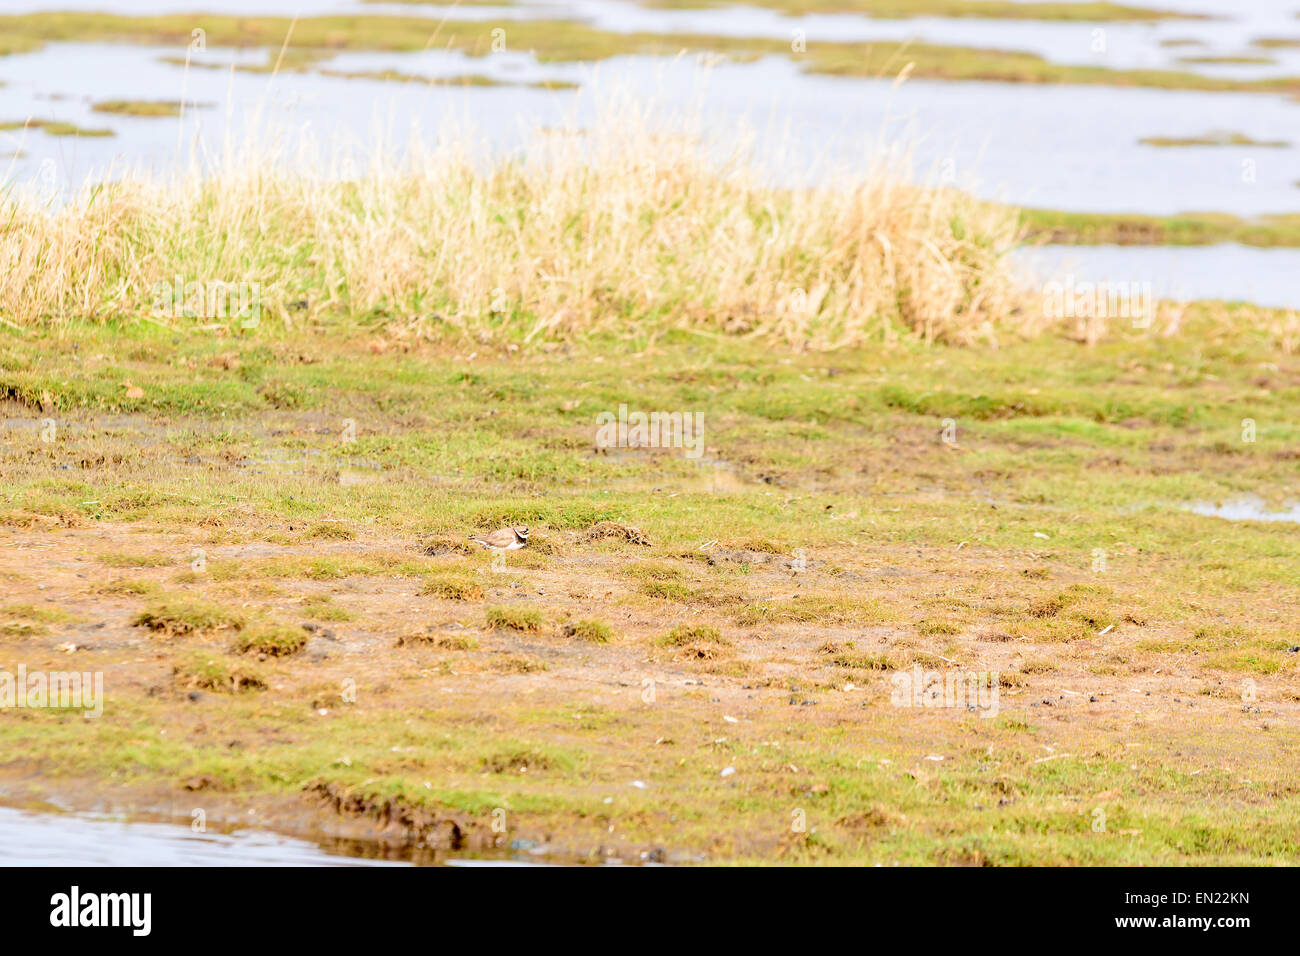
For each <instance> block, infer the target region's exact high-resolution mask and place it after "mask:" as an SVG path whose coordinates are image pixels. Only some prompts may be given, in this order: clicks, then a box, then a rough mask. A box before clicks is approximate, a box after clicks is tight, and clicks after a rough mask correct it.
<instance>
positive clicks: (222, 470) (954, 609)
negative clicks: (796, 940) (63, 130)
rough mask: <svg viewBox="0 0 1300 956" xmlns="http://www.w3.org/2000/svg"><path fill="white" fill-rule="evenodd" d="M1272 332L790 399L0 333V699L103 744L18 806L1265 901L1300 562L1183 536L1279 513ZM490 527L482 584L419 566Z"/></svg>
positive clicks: (1251, 537) (966, 352) (592, 358)
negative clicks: (209, 813)
mask: <svg viewBox="0 0 1300 956" xmlns="http://www.w3.org/2000/svg"><path fill="white" fill-rule="evenodd" d="M1287 321H1288V320H1287V316H1285V315H1284V314H1282V313H1272V312H1265V311H1261V310H1255V309H1250V308H1247V307H1239V308H1232V307H1227V308H1225V307H1220V306H1204V307H1202V306H1196V307H1192V308H1191V309H1189V310H1188V312H1187V314H1186V315H1185V316H1184V318H1183V324H1182V327H1181V329H1180V330H1179V331H1178V332H1177V334H1174V335H1170V336H1166V335H1163V334H1161V333H1160V331H1158V330H1157V331H1149V332H1148V331H1137V330H1135V331H1131V332H1129V331H1125V330H1120V331H1119V333H1118V334H1116V335H1115V336H1113V337H1112V338H1110V339H1108V340H1105V341H1103V342H1101V343H1099V344H1097V345H1096V346H1094V347H1091V348H1089V347H1085V346H1082V345H1079V344H1077V343H1075V342H1073V341H1067V340H1065V339H1061V338H1056V337H1052V336H1044V337H1040V338H1038V339H1037V340H1034V341H1031V342H1025V343H1009V342H1008V343H1003V345H1004V347H1003V348H1001V349H999V350H974V349H961V348H952V347H929V348H927V347H922V346H920V345H918V344H913V343H910V342H907V341H896V342H893V343H881V344H880V345H879V346H877V347H871V348H863V349H858V350H844V351H838V352H834V353H825V354H797V355H796V354H784V355H783V354H779V353H773V351H772V350H771V349H768V348H764V347H761V346H760V345H758V344H756V343H750V342H746V341H744V340H739V339H737V340H724V339H719V338H715V337H712V336H709V337H703V336H694V335H690V334H686V333H671V334H667V335H661V336H660V337H658V338H653V339H652V338H650V337H648V336H647V337H641V336H639V335H637V334H635V333H629V334H627V335H626V336H624V337H621V338H619V339H612V338H605V339H594V340H584V341H580V342H574V343H571V344H569V345H564V344H558V345H548V346H547V347H546V348H542V349H534V350H532V351H530V350H528V349H523V350H512V349H508V348H501V349H500V350H496V349H491V348H487V347H483V346H478V345H475V344H474V343H472V342H465V343H461V344H446V343H444V344H434V343H426V342H419V341H415V340H410V339H402V338H401V337H399V336H396V335H386V334H383V333H380V332H377V331H374V330H364V329H354V330H352V331H341V330H333V331H330V330H326V329H316V330H304V329H301V328H299V329H296V330H293V331H279V330H277V329H276V328H275V327H273V326H272V325H271V324H270V323H267V324H265V325H264V326H263V327H262V328H260V329H258V330H257V331H256V332H255V333H251V334H248V335H246V336H245V337H238V336H237V335H232V334H230V333H221V334H219V333H218V332H214V331H212V330H209V331H204V332H191V331H180V330H169V329H163V328H160V327H158V326H156V325H153V324H150V323H139V324H128V325H121V326H104V327H89V326H84V325H77V324H71V325H67V326H64V327H62V328H60V329H59V330H57V331H29V332H28V333H27V334H24V335H19V334H17V333H10V332H6V333H4V335H5V338H4V339H3V341H2V342H0V394H3V395H4V396H5V402H6V403H7V410H6V414H5V418H6V419H7V422H6V425H5V427H4V429H3V431H0V439H2V441H3V444H0V469H3V472H4V475H5V482H4V485H3V489H2V490H0V515H2V516H3V523H2V524H0V579H2V580H3V582H4V587H5V590H6V593H7V594H8V595H9V597H8V598H7V600H6V602H5V607H4V608H3V609H0V623H2V624H3V628H2V629H0V663H3V664H4V665H6V666H7V667H9V668H10V670H11V671H12V669H13V668H14V667H15V666H16V665H17V664H18V663H24V664H26V666H27V667H28V669H29V670H31V669H36V668H43V669H46V670H66V669H71V668H74V667H75V668H76V669H78V670H90V671H95V670H102V671H103V672H104V674H105V693H106V701H105V707H104V714H103V716H102V717H101V718H100V719H98V720H85V719H83V718H82V717H81V715H80V714H70V713H68V712H66V711H42V710H35V709H27V710H13V711H8V710H6V711H0V752H3V754H4V755H5V760H4V763H5V765H6V766H7V767H9V768H28V770H25V771H24V772H28V771H29V770H30V768H32V767H36V768H38V770H36V771H35V773H36V774H37V776H38V777H39V779H40V781H41V784H42V786H45V787H46V788H48V789H50V790H51V791H57V790H58V788H59V786H60V781H69V782H70V781H73V780H85V779H90V780H99V781H108V780H110V779H111V780H112V781H113V783H114V785H115V786H119V785H120V786H122V787H126V788H128V789H129V788H132V787H134V788H138V790H139V792H141V793H144V792H146V791H149V792H152V790H151V788H154V789H156V788H158V787H164V788H166V787H171V788H174V790H175V792H176V793H185V791H184V790H183V789H182V788H183V787H184V786H186V783H185V782H186V781H192V780H194V779H195V778H199V779H202V780H204V781H206V783H205V784H204V788H205V789H207V790H210V791H212V792H213V793H216V794H220V795H221V796H222V798H223V799H227V800H230V799H249V800H254V799H262V798H265V797H266V796H267V795H277V794H278V795H284V797H285V798H286V799H290V798H293V795H299V794H304V793H305V794H308V795H312V794H316V795H319V794H321V793H327V794H330V795H331V799H333V800H334V801H335V802H336V804H337V805H338V806H339V807H340V808H344V810H345V811H346V812H356V808H358V807H361V808H364V807H369V806H379V805H382V806H385V807H388V808H389V809H390V811H391V809H392V808H393V807H400V808H405V809H403V811H402V812H403V813H407V812H409V813H412V814H415V813H417V811H418V813H424V814H433V815H435V816H437V815H439V814H441V815H446V816H450V817H454V818H455V819H456V820H458V821H460V826H461V827H463V828H469V827H477V828H478V830H479V831H481V832H483V833H492V834H494V837H493V838H494V839H496V838H497V835H496V831H493V830H492V829H491V827H492V824H493V822H494V820H495V819H496V817H494V813H496V812H497V811H501V813H502V814H503V815H504V816H503V817H502V819H504V820H505V821H507V831H506V832H504V833H501V834H499V838H500V839H513V838H516V837H522V838H528V839H534V840H541V841H545V842H547V844H548V845H549V846H551V847H553V848H556V849H557V850H568V851H572V852H573V853H576V854H579V855H585V854H591V853H598V852H599V853H615V854H622V855H625V856H628V857H630V858H638V857H639V855H640V854H641V853H650V854H656V853H657V852H658V850H659V849H660V848H662V849H664V850H665V851H666V852H667V853H668V854H670V858H673V859H699V858H707V859H710V860H715V861H718V860H735V861H786V862H845V863H847V862H854V863H895V862H899V863H992V864H1008V863H1108V864H1128V863H1180V864H1181V863H1197V864H1201V863H1262V862H1286V861H1291V860H1293V853H1294V834H1295V832H1296V829H1297V826H1298V825H1300V790H1298V789H1297V785H1296V782H1295V775H1294V773H1293V772H1292V770H1293V765H1294V762H1293V760H1292V759H1291V757H1290V755H1291V754H1292V753H1293V752H1294V750H1295V747H1296V745H1297V743H1300V740H1298V739H1297V737H1298V736H1300V735H1298V734H1297V724H1296V720H1297V717H1298V716H1300V672H1298V668H1297V664H1298V663H1300V656H1298V655H1297V653H1296V652H1294V651H1293V650H1291V648H1294V647H1295V646H1296V645H1297V644H1300V612H1297V610H1296V609H1297V608H1300V581H1298V580H1297V577H1296V574H1295V569H1296V567H1297V566H1300V528H1297V527H1295V526H1293V525H1287V524H1282V523H1273V524H1263V523H1254V522H1243V523H1229V522H1226V521H1223V520H1220V519H1216V518H1209V517H1203V516H1199V515H1196V514H1193V513H1190V512H1187V511H1185V510H1183V507H1182V506H1184V505H1186V504H1188V503H1190V502H1193V501H1197V500H1205V499H1223V498H1231V497H1235V496H1237V495H1241V494H1259V495H1262V496H1264V497H1265V498H1267V499H1269V500H1270V501H1272V502H1274V503H1278V502H1281V501H1284V500H1286V499H1288V498H1296V497H1300V482H1298V481H1297V472H1296V462H1297V461H1298V460H1300V423H1297V422H1296V420H1295V416H1294V409H1295V406H1296V402H1297V399H1298V398H1300V359H1297V357H1296V349H1297V346H1298V345H1300V343H1297V342H1296V341H1295V336H1296V334H1297V332H1296V330H1295V329H1294V328H1291V331H1287V329H1288V328H1290V327H1289V326H1288V325H1287ZM1293 324H1294V323H1292V325H1293ZM126 380H130V381H131V382H133V383H135V385H136V386H137V387H138V388H139V389H140V390H141V392H142V395H140V396H137V397H128V395H130V394H134V393H133V392H128V390H127V389H125V388H124V387H123V382H125V381H126ZM286 396H292V400H287V399H286ZM623 402H627V403H629V404H631V405H632V406H633V407H634V408H640V409H645V410H648V411H649V410H682V411H686V410H694V411H700V412H702V413H703V415H704V419H703V421H704V428H705V436H706V440H705V443H706V449H705V454H704V456H703V457H701V458H700V459H698V460H691V459H688V458H685V457H684V456H683V455H682V453H681V451H680V450H674V449H664V450H656V449H606V450H600V449H596V448H595V447H594V437H595V424H594V422H595V416H596V414H597V413H598V412H600V411H602V410H607V409H617V407H618V405H619V404H620V403H623ZM945 419H951V420H952V424H953V425H954V426H955V429H956V431H955V436H954V435H953V433H952V432H951V430H946V429H945ZM1246 419H1249V420H1251V422H1253V426H1254V430H1255V434H1254V437H1255V441H1253V442H1249V441H1244V440H1243V421H1244V420H1246ZM51 420H52V421H53V423H54V430H53V431H52V432H51V431H50V430H49V427H48V426H49V422H50V421H51ZM945 435H946V436H947V437H949V438H954V437H955V441H944V440H942V439H943V437H944V436H945ZM46 438H48V439H49V440H45V439H46ZM507 524H527V525H529V526H530V527H531V528H532V529H533V535H532V541H531V542H530V545H529V547H528V548H527V549H524V550H522V551H518V552H512V553H510V554H508V555H507V556H506V557H505V559H504V568H502V566H501V563H500V562H499V561H497V560H496V559H495V558H494V556H493V555H491V554H489V553H486V552H483V551H481V550H472V549H468V548H462V547H459V545H460V544H462V543H463V542H464V541H465V539H466V538H467V537H468V535H469V534H472V533H475V532H479V531H484V530H489V529H492V528H496V527H501V526H504V525H507ZM611 528H613V529H620V530H619V533H613V532H612V531H611V530H610V529H611ZM652 586H655V587H652ZM480 589H481V593H480ZM142 615H143V616H142ZM136 620H139V621H140V622H141V623H140V624H139V625H134V624H133V623H132V622H133V621H136ZM573 621H579V622H592V621H597V622H600V623H603V624H606V625H608V628H607V629H606V628H595V627H592V628H584V629H583V630H582V631H581V632H579V631H575V630H571V629H570V628H569V627H568V623H569V622H573ZM150 622H157V623H158V624H159V625H160V627H159V630H156V631H155V630H152V629H150V627H148V626H145V625H146V624H148V623H150ZM304 624H307V625H310V631H307V630H304V633H305V634H309V637H308V639H307V640H306V642H305V646H301V647H299V646H298V642H297V641H295V640H292V639H290V636H291V635H292V633H293V629H296V628H301V627H302V625H304ZM588 631H590V634H589V633H587V632H588ZM250 632H251V634H252V635H253V636H254V637H255V636H257V635H259V634H260V635H262V636H264V637H265V636H268V635H269V636H270V637H272V638H274V640H268V641H253V640H251V639H249V638H247V637H245V638H244V639H242V640H241V635H247V634H248V633H250ZM413 632H415V633H416V634H418V636H419V639H418V640H417V639H412V634H413ZM592 634H594V635H596V637H597V638H603V639H604V641H603V642H601V641H599V640H597V641H593V640H592V639H591V635H592ZM670 634H676V635H677V638H674V639H670V640H665V637H666V635H670ZM164 635H165V636H164ZM69 645H71V646H73V647H75V650H72V651H69V650H68V646H69ZM281 650H285V651H292V653H284V654H281V653H279V652H280V651H281ZM241 652H242V653H241ZM258 658H265V659H258ZM917 664H919V665H921V666H922V667H924V668H927V669H931V668H933V669H939V670H941V671H945V672H946V671H953V670H955V671H959V672H963V673H964V672H967V671H998V672H999V674H1000V675H1001V676H1000V687H1001V697H1000V705H999V714H998V716H997V717H996V718H993V719H990V718H984V717H981V716H980V714H979V713H975V712H970V711H968V710H966V709H964V708H905V707H897V706H894V705H892V704H891V686H892V685H891V678H893V677H894V676H896V675H897V674H898V673H900V672H901V671H906V670H907V669H909V668H911V667H913V666H914V665H917ZM234 691H238V693H234ZM728 768H731V769H732V772H730V773H725V775H724V772H725V771H727V770H728ZM183 799H185V800H187V801H189V802H192V803H194V804H195V805H199V806H201V805H203V799H205V798H204V796H203V794H190V795H188V796H185V797H183ZM346 808H352V810H351V811H347V809H346ZM1099 810H1100V811H1101V812H1102V814H1103V816H1104V820H1105V828H1104V830H1103V831H1101V832H1097V831H1095V830H1094V824H1095V821H1096V820H1097V819H1098V816H1097V811H1099ZM801 815H802V816H801ZM403 819H406V818H405V817H403ZM411 819H415V818H414V817H412V818H411ZM800 819H806V821H807V822H806V826H805V827H804V828H803V829H799V828H798V827H797V826H795V825H794V824H793V822H792V821H797V820H800ZM410 826H411V827H415V826H416V824H410ZM410 838H411V839H412V840H415V839H417V838H419V835H418V834H415V835H411V837H410ZM671 854H677V855H675V856H671ZM654 858H658V857H654Z"/></svg>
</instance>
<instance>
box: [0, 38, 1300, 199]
mask: <svg viewBox="0 0 1300 956" xmlns="http://www.w3.org/2000/svg"><path fill="white" fill-rule="evenodd" d="M169 54H170V55H175V54H176V51H175V50H174V49H168V48H163V47H132V46H119V45H106V44H56V45H51V46H49V47H47V48H46V49H44V50H41V51H38V52H35V53H30V54H21V55H15V56H10V57H7V58H0V77H2V78H3V79H5V80H6V81H7V84H8V85H7V86H5V87H0V118H8V117H15V118H21V117H26V116H36V117H42V118H49V119H56V120H66V121H70V122H73V123H76V124H78V125H80V126H83V127H92V128H95V127H108V128H111V129H114V130H115V131H116V132H117V133H118V135H117V136H116V137H114V138H103V139H92V138H72V137H52V136H49V135H47V134H45V133H42V132H39V131H34V130H29V131H14V132H8V133H0V153H6V152H10V151H14V150H19V151H21V152H23V153H25V154H26V155H25V156H23V157H21V158H17V159H12V160H8V161H3V160H0V179H4V178H9V179H12V180H14V181H18V182H25V183H33V182H35V183H39V182H40V181H41V179H42V178H45V179H53V180H55V181H56V182H57V183H65V184H66V183H74V184H75V183H79V182H81V181H82V180H83V179H85V178H86V177H93V178H101V177H103V176H105V175H108V174H110V173H111V170H113V169H114V168H117V169H118V170H120V169H122V168H129V167H132V166H135V165H141V164H142V165H146V166H151V167H153V168H155V169H160V170H161V169H165V168H168V167H170V166H172V165H173V164H174V163H175V161H176V156H177V155H178V149H179V151H180V152H181V154H183V155H188V153H189V151H190V149H191V147H196V148H198V149H200V150H202V151H206V152H208V153H211V154H218V153H220V151H221V149H222V146H223V144H224V143H227V142H229V143H235V144H238V143H240V142H241V141H242V140H243V139H244V138H246V137H247V131H248V130H249V129H253V128H258V126H259V124H262V125H263V126H269V127H270V128H271V129H273V130H280V129H285V130H289V129H292V130H295V133H294V134H293V136H292V137H287V138H286V146H288V145H289V141H290V140H291V139H308V138H311V137H316V138H318V139H319V140H321V141H324V142H328V143H330V144H331V148H332V149H333V150H334V157H335V158H336V159H338V158H340V157H342V156H344V155H346V154H348V153H349V152H351V153H352V154H353V155H354V156H361V155H365V154H366V153H368V152H372V151H373V150H374V148H375V145H376V143H377V142H380V141H386V142H388V143H390V144H391V146H392V148H393V149H400V148H401V147H402V146H403V144H404V143H405V142H406V141H407V138H408V137H409V135H410V133H411V130H412V128H413V127H419V128H420V129H421V130H422V131H423V132H424V133H425V134H426V135H433V134H436V133H438V132H439V131H446V130H448V129H450V128H453V127H455V126H457V125H459V126H462V127H463V126H466V125H468V126H472V127H473V129H474V130H475V132H476V133H478V134H479V135H480V136H481V137H482V138H483V140H484V141H485V142H486V143H489V144H493V145H495V146H497V147H506V148H508V147H511V146H514V145H517V144H518V143H519V142H520V140H521V136H522V130H524V129H527V128H530V127H536V126H553V125H559V124H563V123H565V122H566V120H567V119H569V118H573V119H574V121H575V122H576V123H577V124H578V125H583V124H585V123H587V122H589V121H590V119H591V118H592V116H593V115H594V113H595V112H596V110H597V109H598V108H599V104H600V103H602V102H604V101H605V100H607V98H608V96H609V94H610V91H612V90H615V89H617V88H620V87H622V88H630V89H632V90H634V91H637V92H638V93H640V94H641V95H643V96H645V97H648V98H651V99H653V100H654V101H655V103H656V104H657V106H658V109H659V112H660V114H661V115H677V116H680V115H681V114H683V113H685V112H689V111H690V110H692V109H693V108H696V107H698V109H699V110H700V112H701V114H702V115H703V116H705V117H707V122H708V124H709V125H713V126H718V127H722V128H728V127H730V126H732V125H734V124H735V123H737V122H740V121H746V122H748V123H749V125H751V126H752V127H753V128H754V130H755V131H757V133H758V138H759V151H760V154H761V153H763V152H764V149H763V144H764V143H765V142H766V143H767V145H768V146H770V147H771V148H770V149H769V150H767V151H766V152H767V153H768V157H769V159H771V157H775V156H777V155H778V154H779V155H780V157H781V158H780V159H779V160H775V159H771V165H772V166H773V167H774V169H775V170H776V175H777V177H778V178H779V179H783V180H803V181H807V180H810V179H815V178H817V177H818V176H820V175H824V174H825V173H826V172H827V170H829V169H832V168H836V167H838V168H845V169H849V170H857V171H858V172H862V171H864V170H866V169H868V168H869V167H870V166H871V164H872V162H873V161H875V160H876V159H878V158H879V155H880V149H879V148H878V144H879V143H881V142H884V141H888V142H892V143H894V144H899V143H902V144H906V148H908V149H909V150H910V153H911V157H910V158H911V162H912V164H913V168H914V170H915V172H916V175H917V177H918V178H923V179H924V178H934V177H935V176H937V175H939V174H940V173H948V174H950V175H949V179H950V180H951V181H952V182H954V183H955V184H956V185H958V186H961V187H963V188H969V189H973V190H974V191H975V192H977V193H978V194H980V195H982V196H985V197H987V198H991V199H1001V200H1006V201H1010V202H1015V203H1020V204H1024V205H1031V206H1043V207H1056V208H1065V209H1075V210H1084V211H1096V212H1120V211H1122V212H1142V213H1153V214H1170V213H1177V212H1186V211H1189V210H1214V211H1220V212H1231V213H1235V214H1238V215H1243V216H1252V215H1258V214H1261V213H1267V212H1287V211H1297V210H1300V189H1297V187H1296V186H1295V181H1296V179H1297V170H1298V169H1300V143H1297V144H1295V145H1292V146H1289V147H1287V148H1284V149H1267V148H1238V147H1232V148H1207V149H1159V148H1155V147H1150V146H1144V145H1141V144H1139V143H1138V140H1139V139H1141V138H1142V137H1145V136H1149V135H1152V134H1157V133H1158V134H1160V135H1168V136H1188V135H1196V134H1200V133H1204V132H1206V131H1207V130H1210V129H1231V130H1237V131H1240V132H1244V133H1247V134H1248V135H1251V136H1254V137H1257V138H1276V137H1277V136H1278V135H1279V134H1280V133H1282V132H1283V131H1287V130H1292V129H1295V128H1296V120H1297V118H1298V117H1300V105H1297V104H1295V103H1290V102H1288V101H1286V100H1285V99H1282V98H1280V97H1273V96H1256V95H1250V94H1213V95H1206V94H1203V93H1190V92H1171V91H1163V90H1120V89H1113V88H1106V87H1078V86H1059V87H1047V86H1024V85H1017V84H1006V83H943V82H937V81H923V80H914V81H910V82H908V83H905V84H903V85H902V86H901V87H895V85H894V84H893V83H892V82H890V81H885V80H861V79H852V78H844V77H831V76H817V75H811V74H805V73H802V72H801V71H800V69H799V67H798V65H797V64H795V63H793V62H791V61H789V60H787V59H785V58H783V57H767V58H764V59H762V60H759V61H757V62H754V63H724V64H719V65H716V66H714V67H713V68H712V69H709V70H704V69H702V68H701V67H700V66H699V64H698V63H697V62H696V61H695V60H694V59H691V58H683V59H675V58H665V57H649V56H629V57H616V58H614V59H612V60H610V61H607V62H605V63H603V64H600V65H598V66H593V65H591V64H575V63H555V64H539V63H538V62H537V61H536V60H535V59H534V58H533V57H531V56H530V55H528V54H525V53H509V54H499V55H492V56H488V57H484V58H472V57H466V56H463V55H461V54H457V53H448V52H443V51H436V52H435V51H431V52H428V53H344V54H340V55H339V56H338V57H336V58H335V59H334V60H332V61H330V63H329V67H330V68H331V69H337V70H341V71H344V72H356V71H373V70H381V69H393V70H398V71H401V72H404V73H411V74H418V75H426V76H431V77H432V76H441V77H450V76H463V75H465V74H481V75H486V76H490V77H492V78H493V79H496V80H499V81H502V82H506V83H513V84H527V83H536V82H546V81H555V82H572V83H579V84H581V85H582V87H583V95H581V96H579V95H578V94H577V93H575V92H574V91H571V90H546V89H535V88H531V87H528V86H523V85H512V86H501V87H465V86H454V87H445V86H439V87H434V86H428V85H426V84H421V83H392V82H383V81H378V80H365V79H356V78H352V79H345V78H339V77H328V76H321V75H318V74H283V75H280V76H277V77H274V78H271V77H269V76H266V75H260V74H250V73H239V72H235V73H231V72H229V71H226V70H190V71H189V72H188V74H187V73H186V72H185V70H184V68H183V67H181V66H176V65H172V64H167V63H162V62H160V59H159V58H160V57H162V56H164V55H169ZM205 56H207V57H208V58H210V59H211V60H212V61H213V62H218V63H228V62H232V61H234V60H237V59H244V60H247V59H250V58H252V59H256V58H257V57H258V56H260V54H254V53H245V54H242V55H241V56H236V55H235V54H233V53H232V52H230V51H222V50H215V49H209V50H208V51H207V53H206V54H205ZM160 90H165V91H168V92H169V93H171V95H173V96H175V95H177V94H179V93H181V91H182V90H183V91H184V96H185V99H186V100H187V101H188V102H191V103H198V104H208V105H206V106H200V107H198V108H191V109H190V110H189V112H188V115H187V117H186V118H185V120H184V123H183V125H182V124H180V123H179V122H178V121H177V120H175V119H153V118H141V117H123V116H107V115H103V114H96V113H94V112H93V111H92V110H91V103H92V101H93V100H95V99H149V98H154V97H157V96H158V92H159V91H160ZM340 142H341V143H342V144H344V145H345V147H350V149H349V148H345V149H342V150H339V149H335V148H334V147H335V145H336V144H337V143H340ZM282 152H284V153H285V154H286V155H287V154H291V153H292V149H291V148H286V149H284V150H283V151H282ZM6 169H8V171H9V172H8V176H6V175H5V170H6Z"/></svg>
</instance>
